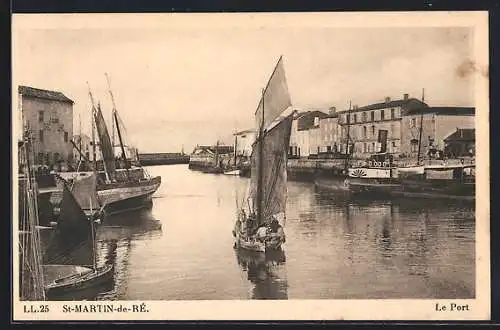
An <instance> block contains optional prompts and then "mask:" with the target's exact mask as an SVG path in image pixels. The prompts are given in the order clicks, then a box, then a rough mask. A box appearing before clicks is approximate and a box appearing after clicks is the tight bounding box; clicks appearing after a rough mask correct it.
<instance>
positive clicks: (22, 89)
mask: <svg viewBox="0 0 500 330" xmlns="http://www.w3.org/2000/svg"><path fill="white" fill-rule="evenodd" d="M17 90H18V93H19V94H21V95H23V96H28V97H34V98H39V99H46V100H54V101H60V102H67V103H71V104H73V103H74V102H73V100H72V99H70V98H68V97H67V96H66V95H64V94H63V93H61V92H58V91H49V90H46V89H40V88H34V87H29V86H19V87H18V89H17Z"/></svg>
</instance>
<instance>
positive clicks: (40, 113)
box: [38, 110, 43, 123]
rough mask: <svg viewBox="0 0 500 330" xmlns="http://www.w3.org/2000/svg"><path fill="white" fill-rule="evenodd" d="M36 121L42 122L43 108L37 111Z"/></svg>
mask: <svg viewBox="0 0 500 330" xmlns="http://www.w3.org/2000/svg"><path fill="white" fill-rule="evenodd" d="M38 122H40V123H43V110H40V111H38Z"/></svg>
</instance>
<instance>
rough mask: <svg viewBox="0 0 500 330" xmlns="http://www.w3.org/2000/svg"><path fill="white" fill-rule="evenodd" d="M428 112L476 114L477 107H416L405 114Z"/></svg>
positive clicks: (454, 114)
mask: <svg viewBox="0 0 500 330" xmlns="http://www.w3.org/2000/svg"><path fill="white" fill-rule="evenodd" d="M422 113H423V114H428V113H435V114H437V115H449V116H474V114H475V113H476V108H474V107H426V108H415V109H408V110H406V111H405V113H404V115H405V116H410V115H416V114H422Z"/></svg>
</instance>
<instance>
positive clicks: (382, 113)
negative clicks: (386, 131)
mask: <svg viewBox="0 0 500 330" xmlns="http://www.w3.org/2000/svg"><path fill="white" fill-rule="evenodd" d="M380 119H381V120H384V119H385V110H380Z"/></svg>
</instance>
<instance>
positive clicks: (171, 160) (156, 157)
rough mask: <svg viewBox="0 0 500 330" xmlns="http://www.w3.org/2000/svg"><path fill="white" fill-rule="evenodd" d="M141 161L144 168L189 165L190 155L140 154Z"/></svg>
mask: <svg viewBox="0 0 500 330" xmlns="http://www.w3.org/2000/svg"><path fill="white" fill-rule="evenodd" d="M139 161H140V162H141V164H142V165H144V166H153V165H174V164H189V155H185V154H182V153H179V152H160V153H144V154H139Z"/></svg>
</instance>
